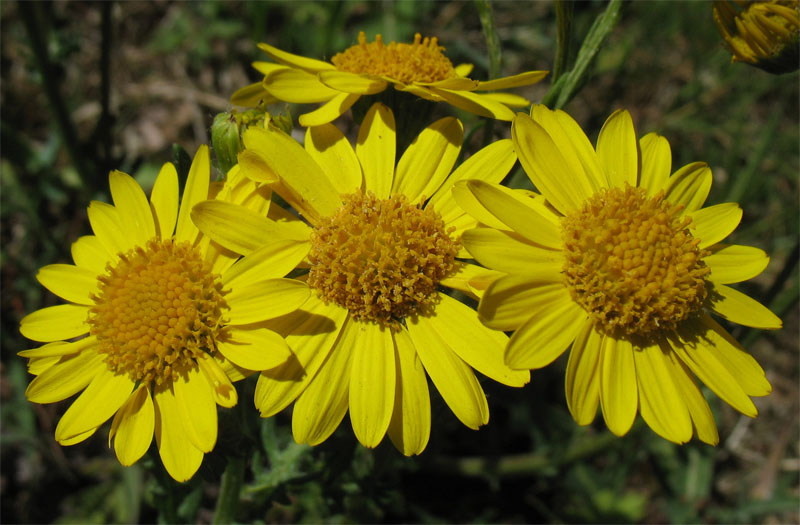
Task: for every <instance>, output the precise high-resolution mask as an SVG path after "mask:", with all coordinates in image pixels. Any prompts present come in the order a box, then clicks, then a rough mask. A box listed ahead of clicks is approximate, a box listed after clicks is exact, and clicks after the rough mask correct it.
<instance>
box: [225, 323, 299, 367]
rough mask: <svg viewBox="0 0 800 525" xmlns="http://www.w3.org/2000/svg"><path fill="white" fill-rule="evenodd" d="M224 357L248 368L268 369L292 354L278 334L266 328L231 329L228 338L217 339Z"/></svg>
mask: <svg viewBox="0 0 800 525" xmlns="http://www.w3.org/2000/svg"><path fill="white" fill-rule="evenodd" d="M217 350H219V351H220V353H221V354H222V355H224V356H225V358H226V359H228V360H230V361H231V362H233V363H234V364H236V365H239V366H241V367H242V368H247V369H249V370H269V369H270V368H275V367H276V366H279V365H281V364H283V363H284V362H286V360H287V359H288V358H289V356H290V355H291V354H292V353H291V351H290V350H289V346H288V345H287V344H286V341H285V340H284V339H283V337H281V336H280V335H278V334H276V333H275V332H273V331H272V330H268V329H266V328H255V329H252V330H242V329H231V331H230V338H229V339H228V340H225V341H217Z"/></svg>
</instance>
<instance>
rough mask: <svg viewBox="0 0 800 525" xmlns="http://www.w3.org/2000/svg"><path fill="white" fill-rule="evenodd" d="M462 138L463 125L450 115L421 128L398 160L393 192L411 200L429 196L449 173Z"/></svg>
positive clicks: (417, 200)
mask: <svg viewBox="0 0 800 525" xmlns="http://www.w3.org/2000/svg"><path fill="white" fill-rule="evenodd" d="M463 139H464V126H463V125H462V124H461V121H459V120H457V119H454V118H453V117H445V118H443V119H440V120H437V121H436V122H434V123H433V124H431V125H430V126H428V127H426V128H425V129H423V130H422V132H421V133H420V134H419V136H417V137H416V138H415V139H414V141H413V142H411V144H410V145H409V146H408V149H406V151H405V153H403V156H402V157H401V158H400V162H398V163H397V172H396V174H395V177H394V183H393V184H392V194H398V193H399V194H402V195H405V196H406V197H408V200H409V201H410V202H412V203H417V202H419V199H420V198H421V197H426V198H427V197H430V196H431V195H432V194H433V192H435V191H436V190H437V189H438V188H439V186H441V184H442V182H444V180H445V178H446V177H447V176H448V175H449V174H450V170H451V169H452V168H453V165H454V164H455V163H456V159H457V158H458V154H459V152H460V151H461V142H462V140H463Z"/></svg>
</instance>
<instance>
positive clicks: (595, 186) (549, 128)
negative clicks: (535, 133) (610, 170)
mask: <svg viewBox="0 0 800 525" xmlns="http://www.w3.org/2000/svg"><path fill="white" fill-rule="evenodd" d="M531 118H532V119H533V121H534V122H536V123H537V124H539V125H540V126H542V127H543V128H544V130H545V131H546V132H547V134H548V135H549V136H550V138H551V139H552V141H553V143H554V144H556V145H557V146H558V149H559V151H558V152H552V153H550V156H552V157H553V158H560V159H562V160H563V162H564V166H563V167H562V169H564V170H566V172H568V173H573V174H574V175H573V177H577V178H578V179H579V180H584V179H585V180H586V182H587V184H586V185H585V187H582V191H583V192H587V191H588V192H590V193H592V194H593V193H596V192H597V191H599V190H600V189H601V188H608V187H609V179H608V177H607V176H606V171H605V169H604V168H603V166H602V165H601V164H600V160H599V159H598V157H597V153H596V152H595V150H594V147H593V146H592V143H591V142H589V138H588V137H587V136H586V134H585V133H584V132H583V130H582V129H581V127H580V126H579V125H578V123H577V122H575V120H574V119H573V118H572V117H570V116H569V115H568V114H567V113H565V112H563V111H561V110H555V111H553V110H551V109H549V108H548V107H547V106H543V105H541V104H534V105H533V106H532V107H531ZM542 155H545V153H544V152H543V153H542ZM576 182H577V181H576Z"/></svg>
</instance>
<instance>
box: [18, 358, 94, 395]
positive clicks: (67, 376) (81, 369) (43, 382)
mask: <svg viewBox="0 0 800 525" xmlns="http://www.w3.org/2000/svg"><path fill="white" fill-rule="evenodd" d="M53 359H55V360H56V362H55V363H54V364H52V365H50V367H48V368H47V369H46V370H44V371H43V372H41V373H40V374H39V375H37V376H36V378H35V379H34V380H33V381H31V384H30V385H28V388H27V389H26V390H25V397H27V398H28V401H31V402H32V403H54V402H56V401H61V400H62V399H66V398H68V397H70V396H72V395H74V394H75V393H77V392H79V391H81V390H82V389H83V388H84V387H86V385H88V384H89V383H90V382H91V380H92V379H94V377H95V376H96V375H97V374H99V373H101V372H102V371H103V370H106V369H108V367H107V366H106V364H105V363H104V362H103V359H102V357H101V356H100V355H99V354H98V353H97V352H95V351H93V350H87V351H84V352H80V353H78V354H74V355H67V356H64V357H61V358H58V357H53Z"/></svg>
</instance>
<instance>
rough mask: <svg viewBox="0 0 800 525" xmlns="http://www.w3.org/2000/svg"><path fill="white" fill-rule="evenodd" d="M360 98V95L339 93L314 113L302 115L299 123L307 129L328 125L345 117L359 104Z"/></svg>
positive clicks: (298, 120)
mask: <svg viewBox="0 0 800 525" xmlns="http://www.w3.org/2000/svg"><path fill="white" fill-rule="evenodd" d="M359 98H361V95H359V94H354V93H339V94H338V95H336V96H335V97H333V98H331V99H330V100H328V101H327V102H325V103H324V104H323V105H321V106H320V107H318V108H317V109H315V110H314V111H309V112H308V113H303V114H302V115H300V117H299V118H298V119H297V122H298V123H299V124H300V125H301V126H306V127H311V126H321V125H323V124H327V123H329V122H331V121H333V120H336V119H337V118H339V117H340V116H341V115H343V114H344V112H345V111H347V110H348V109H350V108H351V107H352V106H353V104H355V103H356V102H358V99H359Z"/></svg>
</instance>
